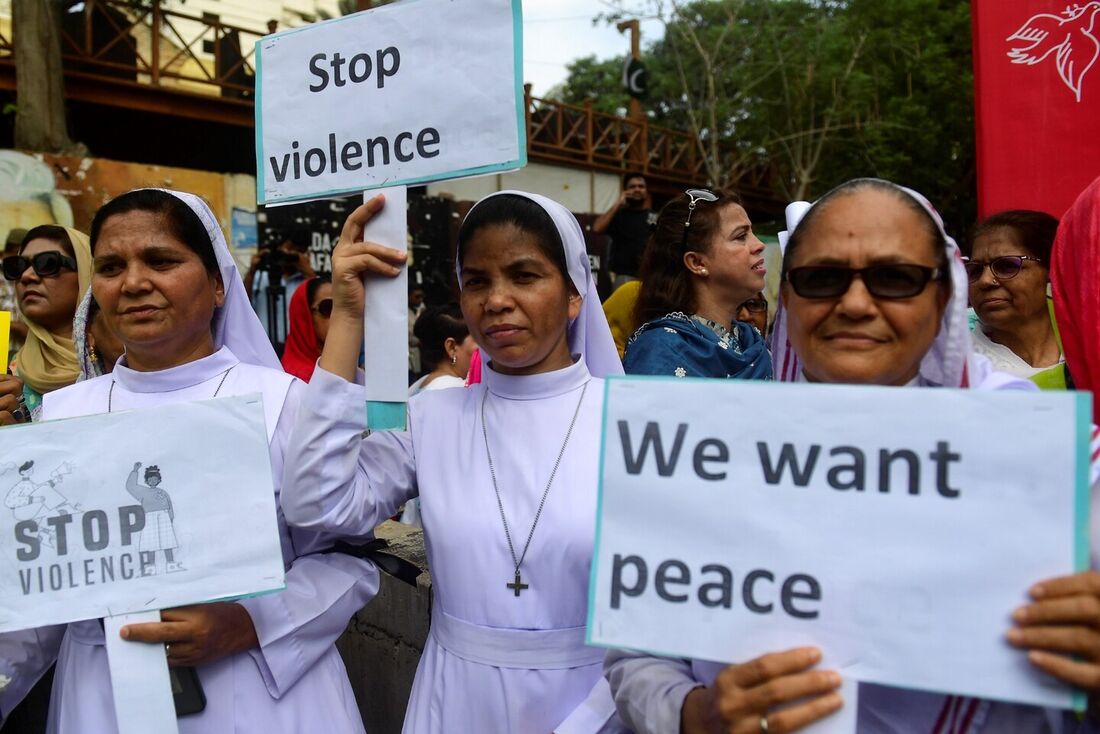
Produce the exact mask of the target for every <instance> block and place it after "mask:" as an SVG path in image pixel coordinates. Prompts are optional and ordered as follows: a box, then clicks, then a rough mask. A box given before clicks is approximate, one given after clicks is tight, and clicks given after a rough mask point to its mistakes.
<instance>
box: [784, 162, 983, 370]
mask: <svg viewBox="0 0 1100 734" xmlns="http://www.w3.org/2000/svg"><path fill="white" fill-rule="evenodd" d="M856 181H868V182H876V183H878V184H885V185H886V186H888V187H890V188H892V189H894V190H896V191H898V192H900V193H902V194H904V195H905V196H908V197H909V198H911V199H913V200H914V201H915V202H917V203H918V204H920V206H921V208H922V209H924V211H926V212H928V215H929V216H930V217H931V218H932V221H933V222H935V225H936V228H937V229H938V230H939V233H940V235H941V236H942V237H943V240H944V242H945V243H946V250H947V263H948V270H949V271H950V277H951V284H950V285H951V297H950V298H949V299H948V301H947V308H945V309H944V312H943V321H942V322H941V323H940V330H939V333H938V334H937V335H936V339H935V341H934V342H933V343H932V348H931V349H929V350H928V352H927V354H925V355H924V358H923V359H922V360H921V364H920V372H919V380H920V384H921V385H923V386H926V387H970V386H972V385H974V384H976V383H977V382H979V381H980V378H981V377H984V375H985V373H988V372H989V368H988V365H978V364H976V357H975V355H974V354H973V349H972V348H971V344H970V325H969V321H968V319H967V315H966V306H967V291H968V287H969V284H968V281H967V278H966V268H964V267H963V262H962V255H961V253H960V252H959V246H958V245H957V244H956V243H955V240H954V239H952V238H951V236H950V235H948V234H947V230H945V229H944V226H943V219H942V218H941V217H940V215H939V213H938V212H937V211H936V210H935V208H934V207H933V206H932V204H931V203H930V202H929V201H928V199H926V198H924V197H923V196H922V195H921V194H919V193H917V192H916V191H913V190H912V189H908V188H906V187H904V186H898V185H897V184H895V183H891V182H889V181H883V180H881V179H856ZM852 183H853V182H852V181H848V182H847V183H844V184H841V186H845V187H846V186H848V185H850V184H852ZM838 188H839V187H838ZM856 190H858V189H856ZM834 191H835V189H834ZM830 193H831V192H830ZM827 198H829V194H826V195H825V196H824V197H822V198H821V199H818V201H816V202H814V203H813V204H812V205H810V204H808V203H806V202H793V203H792V204H790V205H789V206H788V207H787V230H788V231H787V232H782V233H780V241H781V243H782V244H783V246H784V249H786V244H787V241H788V239H789V238H790V234H791V233H793V232H794V230H795V228H796V227H797V226H798V224H799V222H801V221H802V220H803V219H804V218H805V216H806V214H808V213H809V212H810V211H812V210H813V209H814V208H815V207H817V206H818V205H819V204H820V203H821V202H822V201H823V200H825V199H827ZM780 293H782V288H781V289H780ZM772 362H773V364H774V365H775V379H777V380H781V381H784V382H797V381H801V380H804V379H805V377H804V375H803V374H802V365H801V363H800V360H799V359H798V355H797V354H796V353H795V351H794V348H793V347H791V342H790V339H789V338H788V335H787V314H786V309H785V308H784V305H783V299H782V296H780V299H779V305H778V306H777V309H776V315H775V328H774V330H773V331H772Z"/></svg>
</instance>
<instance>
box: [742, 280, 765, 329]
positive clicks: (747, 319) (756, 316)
mask: <svg viewBox="0 0 1100 734" xmlns="http://www.w3.org/2000/svg"><path fill="white" fill-rule="evenodd" d="M735 318H736V319H737V320H738V321H743V322H744V323H746V324H752V325H753V326H755V327H756V330H757V331H759V332H760V333H761V334H764V335H765V336H767V333H768V299H767V298H765V297H764V291H758V292H757V293H756V295H755V296H753V297H752V298H750V299H749V300H747V301H745V302H744V303H742V304H741V305H740V306H738V307H737V315H736V316H735Z"/></svg>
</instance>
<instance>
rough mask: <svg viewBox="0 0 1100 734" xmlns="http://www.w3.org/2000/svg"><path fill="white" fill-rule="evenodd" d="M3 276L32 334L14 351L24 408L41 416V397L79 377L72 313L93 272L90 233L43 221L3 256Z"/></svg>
mask: <svg viewBox="0 0 1100 734" xmlns="http://www.w3.org/2000/svg"><path fill="white" fill-rule="evenodd" d="M3 270H4V277H5V278H6V279H7V280H9V281H14V283H15V294H16V298H17V299H18V301H19V311H20V312H21V313H22V314H23V320H24V322H25V323H26V324H27V330H28V333H27V339H26V341H25V342H24V343H23V347H22V349H20V350H19V352H17V353H16V355H15V360H14V365H15V370H14V372H15V374H16V375H17V376H18V377H19V378H20V379H21V380H22V381H23V397H24V401H25V404H26V405H25V411H28V412H29V413H30V414H31V415H33V416H37V415H38V414H39V412H40V411H41V406H42V396H43V395H44V394H46V393H49V392H52V391H53V390H57V389H58V388H62V387H65V386H66V385H71V384H73V383H74V382H76V378H77V376H78V375H79V374H80V365H79V364H78V362H77V358H76V347H75V345H74V343H73V315H74V314H75V313H76V306H77V304H78V303H80V299H81V298H83V296H84V293H85V292H86V291H87V290H88V286H89V284H90V283H91V277H92V255H91V250H90V249H89V248H88V236H87V235H85V234H83V233H82V232H78V231H77V230H75V229H71V228H69V227H59V226H56V225H52V224H44V225H41V226H39V227H35V228H34V229H32V230H30V231H29V232H27V235H26V236H25V237H24V238H23V244H22V245H20V247H19V254H18V255H12V256H9V257H6V258H4V261H3Z"/></svg>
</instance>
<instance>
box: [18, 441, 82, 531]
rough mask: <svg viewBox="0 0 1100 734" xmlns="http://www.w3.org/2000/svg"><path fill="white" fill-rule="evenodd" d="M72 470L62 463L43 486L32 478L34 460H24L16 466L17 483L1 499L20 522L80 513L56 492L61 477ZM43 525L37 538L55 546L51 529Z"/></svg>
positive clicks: (40, 524) (65, 463)
mask: <svg viewBox="0 0 1100 734" xmlns="http://www.w3.org/2000/svg"><path fill="white" fill-rule="evenodd" d="M9 466H10V465H9ZM5 471H7V470H5ZM72 471H73V469H72V467H71V466H70V465H69V463H68V462H62V463H61V465H60V466H58V467H57V468H56V469H54V470H53V472H52V473H51V474H50V478H49V479H48V480H47V481H46V482H45V483H44V484H39V483H37V482H35V481H34V479H32V477H33V476H34V461H33V460H30V461H25V462H23V463H22V464H20V465H19V481H18V482H16V483H15V486H13V487H12V488H11V489H10V490H8V494H7V496H6V497H4V505H5V506H7V507H8V508H9V509H10V510H11V511H12V514H13V515H14V516H15V519H16V520H20V521H22V520H38V519H39V518H42V517H44V516H46V515H71V514H72V513H74V512H79V511H80V507H79V506H76V505H72V504H70V503H69V500H68V499H66V498H65V496H64V495H62V494H61V493H60V492H58V491H57V490H56V489H55V487H56V486H57V485H58V484H60V483H61V481H62V478H63V477H64V476H65V475H66V474H72ZM42 525H43V523H41V522H40V523H39V529H38V536H39V538H41V540H42V542H43V543H45V544H46V545H48V546H50V547H51V548H52V547H54V533H53V530H52V529H50V528H47V527H42Z"/></svg>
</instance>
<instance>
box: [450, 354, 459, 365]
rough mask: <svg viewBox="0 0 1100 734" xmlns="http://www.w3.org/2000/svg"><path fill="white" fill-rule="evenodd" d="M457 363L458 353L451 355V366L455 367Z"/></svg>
mask: <svg viewBox="0 0 1100 734" xmlns="http://www.w3.org/2000/svg"><path fill="white" fill-rule="evenodd" d="M456 364H458V355H457V354H452V355H451V366H452V367H453V366H455V365H456Z"/></svg>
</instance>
